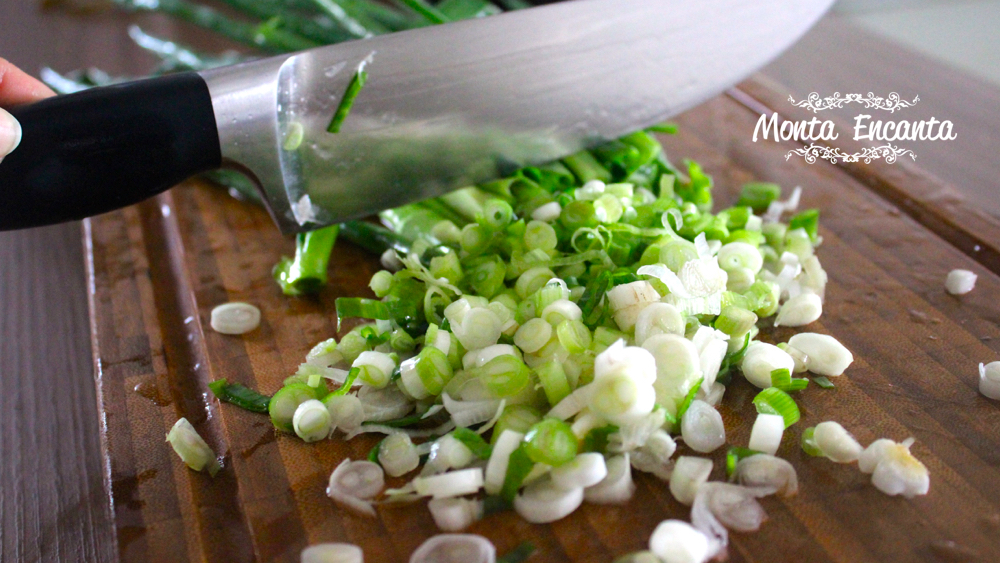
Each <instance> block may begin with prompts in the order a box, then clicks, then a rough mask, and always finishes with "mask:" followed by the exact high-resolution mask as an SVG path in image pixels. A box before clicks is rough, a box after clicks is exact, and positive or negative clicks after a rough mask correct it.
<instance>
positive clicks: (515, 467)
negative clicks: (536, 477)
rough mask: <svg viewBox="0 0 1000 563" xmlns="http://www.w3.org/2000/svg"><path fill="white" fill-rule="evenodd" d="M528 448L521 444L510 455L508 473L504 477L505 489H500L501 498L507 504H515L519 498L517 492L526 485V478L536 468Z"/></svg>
mask: <svg viewBox="0 0 1000 563" xmlns="http://www.w3.org/2000/svg"><path fill="white" fill-rule="evenodd" d="M526 446H527V444H521V446H520V447H519V448H517V449H516V450H514V452H513V453H511V454H510V458H509V460H508V461H507V473H506V474H505V475H504V479H503V487H501V488H500V497H501V498H503V499H504V500H506V501H507V502H514V497H516V496H517V491H518V490H519V489H520V488H521V485H522V484H523V483H524V478H525V477H527V476H528V474H529V473H531V469H532V468H533V467H534V466H535V462H534V461H532V459H531V456H530V455H529V454H528V450H527V447H526Z"/></svg>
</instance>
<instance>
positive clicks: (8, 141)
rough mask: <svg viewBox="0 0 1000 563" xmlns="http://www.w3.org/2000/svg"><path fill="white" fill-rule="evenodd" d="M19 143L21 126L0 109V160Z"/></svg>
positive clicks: (11, 116)
mask: <svg viewBox="0 0 1000 563" xmlns="http://www.w3.org/2000/svg"><path fill="white" fill-rule="evenodd" d="M20 143H21V124H20V123H18V122H17V120H16V119H14V116H13V115H11V114H9V113H7V112H6V111H4V110H2V109H0V160H3V157H5V156H7V155H8V154H10V153H11V151H13V150H14V149H16V148H17V145H19V144H20Z"/></svg>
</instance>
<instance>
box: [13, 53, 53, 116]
mask: <svg viewBox="0 0 1000 563" xmlns="http://www.w3.org/2000/svg"><path fill="white" fill-rule="evenodd" d="M54 95H55V92H53V91H52V90H50V89H49V87H48V86H46V85H45V84H42V83H41V82H40V81H38V80H37V79H35V78H32V77H31V76H29V75H28V74H26V73H25V72H24V71H23V70H21V69H19V68H17V67H16V66H14V65H13V64H11V63H10V62H9V61H7V60H6V59H2V58H0V107H10V106H16V105H19V104H26V103H28V102H34V101H36V100H40V99H42V98H47V97H49V96H54Z"/></svg>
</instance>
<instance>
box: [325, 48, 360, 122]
mask: <svg viewBox="0 0 1000 563" xmlns="http://www.w3.org/2000/svg"><path fill="white" fill-rule="evenodd" d="M367 80H368V73H367V72H365V63H364V62H362V63H361V64H360V65H358V70H357V71H356V72H355V73H354V76H352V77H351V81H350V82H349V83H348V84H347V90H345V91H344V95H343V97H341V98H340V105H338V106H337V111H336V112H334V114H333V119H331V120H330V125H328V126H327V128H326V130H327V131H328V132H330V133H340V127H341V126H342V125H343V124H344V120H345V119H347V114H348V113H350V111H351V107H353V106H354V101H355V100H356V99H357V98H358V94H360V93H361V89H362V88H364V86H365V82H367Z"/></svg>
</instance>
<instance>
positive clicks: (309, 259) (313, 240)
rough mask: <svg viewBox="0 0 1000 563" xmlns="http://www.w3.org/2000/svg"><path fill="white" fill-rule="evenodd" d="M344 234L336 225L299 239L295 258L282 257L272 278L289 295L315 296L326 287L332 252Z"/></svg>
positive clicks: (296, 244)
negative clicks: (338, 239) (310, 294)
mask: <svg viewBox="0 0 1000 563" xmlns="http://www.w3.org/2000/svg"><path fill="white" fill-rule="evenodd" d="M339 233H340V226H339V225H333V226H330V227H324V228H322V229H317V230H315V231H310V232H308V233H299V234H298V235H297V236H296V237H295V258H294V259H290V258H288V257H284V256H283V257H282V258H281V260H280V261H279V262H278V263H277V264H276V265H275V266H274V270H273V271H272V275H273V276H274V279H275V281H277V282H278V285H279V286H281V291H282V292H283V293H284V294H285V295H305V294H307V293H315V292H317V291H319V290H320V288H322V287H323V285H325V284H326V278H327V267H328V266H329V264H330V253H331V252H332V251H333V245H334V243H335V242H336V241H337V235H338V234H339Z"/></svg>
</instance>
